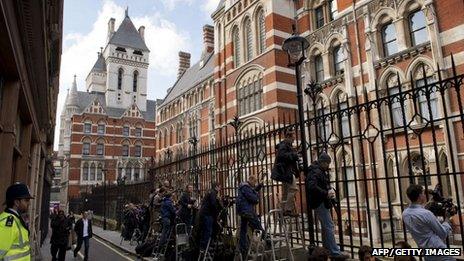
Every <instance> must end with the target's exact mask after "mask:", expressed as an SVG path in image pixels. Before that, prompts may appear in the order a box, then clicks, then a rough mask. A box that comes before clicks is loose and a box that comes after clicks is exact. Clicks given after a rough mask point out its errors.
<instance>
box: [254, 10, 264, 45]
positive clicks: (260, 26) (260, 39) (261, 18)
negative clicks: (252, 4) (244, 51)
mask: <svg viewBox="0 0 464 261" xmlns="http://www.w3.org/2000/svg"><path fill="white" fill-rule="evenodd" d="M256 21H257V25H258V26H257V31H258V47H259V48H258V53H259V54H261V53H263V52H264V51H265V50H266V18H265V15H264V10H263V9H260V10H259V11H258V15H257V19H256Z"/></svg>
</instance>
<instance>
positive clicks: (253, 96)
mask: <svg viewBox="0 0 464 261" xmlns="http://www.w3.org/2000/svg"><path fill="white" fill-rule="evenodd" d="M237 89H238V90H237V92H238V110H239V115H240V116H242V115H245V114H249V113H252V112H254V111H257V110H259V109H261V108H262V106H263V80H262V74H261V73H259V74H256V73H250V74H247V75H244V76H243V78H242V79H241V80H240V81H239V84H238V87H237Z"/></svg>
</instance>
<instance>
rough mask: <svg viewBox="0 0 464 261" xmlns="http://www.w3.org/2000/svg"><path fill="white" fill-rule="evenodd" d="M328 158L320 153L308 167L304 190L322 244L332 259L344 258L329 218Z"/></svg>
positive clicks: (330, 193)
mask: <svg viewBox="0 0 464 261" xmlns="http://www.w3.org/2000/svg"><path fill="white" fill-rule="evenodd" d="M330 162H331V158H330V156H329V155H328V154H327V153H325V152H322V153H321V154H320V155H319V157H318V160H317V161H315V162H313V163H312V164H311V166H309V171H308V176H307V177H306V186H307V187H306V189H307V190H308V191H309V194H310V197H309V199H308V200H309V206H310V207H311V208H312V209H314V213H315V214H316V217H317V219H319V221H320V222H321V233H322V244H323V246H324V247H325V248H327V249H328V250H329V251H330V254H331V255H332V256H333V257H337V256H340V257H344V256H343V255H342V253H341V252H340V247H339V246H338V245H337V242H335V235H334V229H335V226H334V223H333V221H332V217H331V216H330V209H331V208H332V201H331V200H332V199H334V198H335V191H334V190H333V189H332V188H331V187H330V176H329V172H328V171H329V166H330Z"/></svg>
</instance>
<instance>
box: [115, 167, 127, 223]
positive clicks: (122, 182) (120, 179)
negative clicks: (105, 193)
mask: <svg viewBox="0 0 464 261" xmlns="http://www.w3.org/2000/svg"><path fill="white" fill-rule="evenodd" d="M116 182H117V184H118V186H119V187H121V186H122V200H119V201H120V202H119V204H118V208H119V215H118V227H121V223H122V204H124V190H125V189H124V188H125V187H124V186H125V185H126V176H125V175H124V176H122V177H118V179H117V181H116ZM118 198H119V199H120V198H121V196H119V197H118Z"/></svg>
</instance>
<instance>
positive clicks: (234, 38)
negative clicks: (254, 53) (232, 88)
mask: <svg viewBox="0 0 464 261" xmlns="http://www.w3.org/2000/svg"><path fill="white" fill-rule="evenodd" d="M232 41H233V44H234V65H235V68H237V67H239V66H240V34H239V32H238V27H235V28H234V30H233V32H232Z"/></svg>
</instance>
